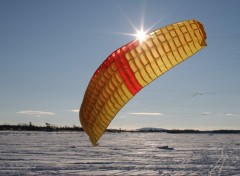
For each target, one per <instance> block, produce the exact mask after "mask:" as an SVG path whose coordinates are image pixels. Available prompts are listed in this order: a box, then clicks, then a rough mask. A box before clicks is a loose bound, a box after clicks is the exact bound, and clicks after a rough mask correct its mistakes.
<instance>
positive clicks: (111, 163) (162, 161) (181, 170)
mask: <svg viewBox="0 0 240 176" xmlns="http://www.w3.org/2000/svg"><path fill="white" fill-rule="evenodd" d="M0 139H1V140H0V175H1V176H5V175H7V176H13V175H14V176H15V175H59V176H61V175H113V176H116V175H146V176H147V175H163V176H185V175H188V176H202V175H206V176H240V134H214V135H208V134H167V133H130V132H129V133H128V132H124V133H105V134H104V135H103V137H102V138H101V140H100V145H99V146H97V147H93V146H92V145H91V143H90V142H89V140H88V137H87V136H86V134H85V133H83V132H26V131H25V132H23V131H19V132H17V131H0ZM161 146H169V147H171V148H173V150H167V149H159V147H161Z"/></svg>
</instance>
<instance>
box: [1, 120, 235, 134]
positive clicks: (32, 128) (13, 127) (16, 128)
mask: <svg viewBox="0 0 240 176" xmlns="http://www.w3.org/2000/svg"><path fill="white" fill-rule="evenodd" d="M45 124H46V126H36V125H33V124H32V122H29V124H18V125H8V124H4V125H0V131H1V130H12V131H83V128H82V127H77V126H75V125H73V126H72V127H69V126H64V127H58V126H55V125H51V124H50V123H45ZM106 131H107V132H111V133H120V132H133V133H146V132H148V133H150V132H155V133H157V132H158V133H174V134H179V133H187V134H189V133H191V134H193V133H211V134H213V133H214V134H230V133H234V134H236V133H237V134H240V130H213V131H199V130H191V129H186V130H179V129H172V130H166V129H161V128H142V129H138V130H123V129H121V128H119V129H106Z"/></svg>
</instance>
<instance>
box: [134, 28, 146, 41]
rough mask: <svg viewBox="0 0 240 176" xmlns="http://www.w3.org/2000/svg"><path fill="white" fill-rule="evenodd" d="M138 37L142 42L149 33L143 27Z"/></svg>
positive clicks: (137, 34) (138, 32)
mask: <svg viewBox="0 0 240 176" xmlns="http://www.w3.org/2000/svg"><path fill="white" fill-rule="evenodd" d="M136 37H137V40H139V41H140V43H142V42H143V41H144V40H145V39H146V37H147V35H146V32H145V31H143V30H142V29H141V30H140V31H137V33H136Z"/></svg>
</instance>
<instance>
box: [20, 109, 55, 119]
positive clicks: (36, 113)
mask: <svg viewBox="0 0 240 176" xmlns="http://www.w3.org/2000/svg"><path fill="white" fill-rule="evenodd" d="M16 113H17V114H22V115H33V116H36V117H42V116H52V115H55V113H54V112H48V111H33V110H25V111H18V112H16Z"/></svg>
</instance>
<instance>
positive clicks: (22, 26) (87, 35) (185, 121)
mask: <svg viewBox="0 0 240 176" xmlns="http://www.w3.org/2000/svg"><path fill="white" fill-rule="evenodd" d="M239 6H240V1H238V0H231V1H226V0H225V1H223V0H215V1H214V0H213V1H207V0H199V1H190V0H185V1H179V0H151V1H138V0H132V1H127V0H121V1H110V0H109V1H107V0H106V1H97V0H95V1H93V0H86V1H83V0H82V1H80V0H78V1H77V0H76V1H74V0H71V1H67V0H41V1H40V0H35V1H32V0H21V1H17V0H0V26H1V27H0V61H1V62H0V85H1V86H0V124H6V123H7V124H19V123H29V122H32V123H33V124H36V125H44V124H45V123H46V122H47V123H50V124H54V125H60V126H65V125H67V126H71V125H76V126H80V122H79V117H78V112H77V111H78V110H79V107H80V105H81V102H82V99H83V96H84V93H85V90H86V88H87V85H88V82H89V80H90V79H91V77H92V75H93V73H94V71H95V70H96V69H97V68H98V66H99V65H100V64H101V63H102V62H103V61H104V59H105V58H106V57H107V56H108V55H109V54H111V53H112V52H113V51H114V50H116V49H117V48H119V47H121V46H122V45H124V44H126V43H128V42H129V41H131V40H134V37H132V36H128V35H121V33H135V31H134V28H133V25H134V26H135V27H136V28H140V26H141V22H143V21H144V27H145V29H148V28H150V27H153V28H152V29H153V30H154V29H157V28H160V27H163V26H165V25H168V24H171V23H174V22H178V21H183V20H187V19H197V20H199V21H200V22H202V23H203V24H204V26H205V30H206V33H207V37H208V38H207V43H208V46H207V47H206V48H204V49H203V50H201V51H200V52H198V53H197V54H196V55H194V56H193V57H192V58H190V59H189V60H187V61H185V62H184V63H182V64H180V65H178V66H176V67H175V68H174V69H172V70H170V71H169V72H167V73H166V74H164V75H163V76H162V77H160V78H158V79H157V80H155V81H154V82H153V83H151V84H150V85H149V86H147V87H146V88H145V89H144V90H142V91H141V92H140V93H138V94H137V95H136V96H135V97H134V98H133V99H132V100H131V101H130V102H129V103H128V104H127V105H126V106H125V107H124V108H123V109H122V110H121V111H120V112H119V113H118V114H117V116H116V117H115V119H114V120H113V121H112V123H111V125H110V128H123V129H125V128H128V129H134V128H141V127H159V128H168V129H173V128H178V129H240V127H239V124H240V107H239V105H240V78H239V76H240V58H239V55H240V43H239V41H240V32H239V29H240V20H239V17H240V11H239ZM143 113H144V114H143Z"/></svg>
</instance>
